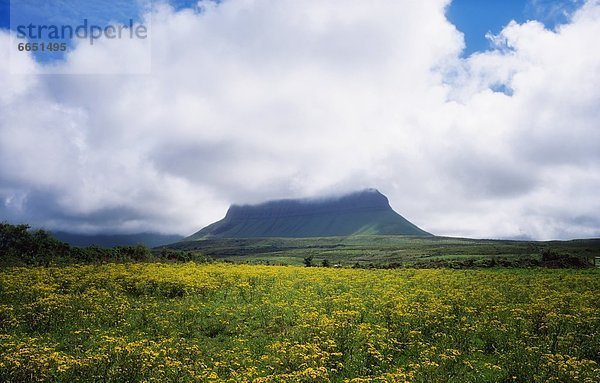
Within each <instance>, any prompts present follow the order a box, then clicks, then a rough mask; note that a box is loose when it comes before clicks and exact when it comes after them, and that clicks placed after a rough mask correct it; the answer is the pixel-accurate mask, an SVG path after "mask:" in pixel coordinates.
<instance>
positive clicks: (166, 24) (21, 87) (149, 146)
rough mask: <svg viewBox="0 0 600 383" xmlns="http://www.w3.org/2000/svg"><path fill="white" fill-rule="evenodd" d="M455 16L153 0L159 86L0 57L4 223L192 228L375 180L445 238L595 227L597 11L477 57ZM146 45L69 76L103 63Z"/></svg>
mask: <svg viewBox="0 0 600 383" xmlns="http://www.w3.org/2000/svg"><path fill="white" fill-rule="evenodd" d="M447 5H448V1H443V0H430V1H423V2H389V1H373V2H364V1H358V0H357V1H343V2H342V1H339V2H337V1H331V2H323V1H317V0H314V1H302V2H298V1H293V0H283V1H278V2H275V3H274V2H271V1H266V0H228V1H225V2H223V3H221V4H218V5H217V4H215V3H211V2H201V6H202V12H198V11H193V10H190V9H184V10H178V11H176V10H174V9H172V8H170V7H168V6H166V5H161V6H159V7H157V8H156V9H155V10H154V13H153V14H152V15H151V17H152V31H151V35H152V50H151V52H152V60H151V62H150V64H151V74H149V75H60V76H51V75H41V74H40V73H41V72H43V71H44V68H43V67H42V66H41V65H40V64H38V63H36V62H34V61H33V60H32V59H31V58H28V57H26V56H23V57H22V58H21V60H22V62H21V63H20V64H19V65H20V68H21V69H23V68H26V72H27V73H29V74H27V75H10V74H9V71H8V67H7V66H8V65H9V64H8V61H7V60H6V59H4V58H1V59H0V65H1V66H3V68H2V71H1V72H0V76H1V77H0V82H1V83H2V84H3V85H4V87H3V88H4V89H5V90H4V91H3V93H2V94H1V95H0V180H1V182H0V185H1V186H0V202H3V204H0V214H1V216H2V217H7V218H8V219H10V220H22V221H29V222H31V223H33V224H36V225H42V226H45V227H48V228H52V229H61V230H79V231H92V232H93V231H121V232H133V231H143V230H155V231H160V232H164V233H183V234H187V233H191V232H193V231H194V230H196V229H198V228H200V227H201V226H203V225H205V224H208V223H210V222H212V221H214V220H216V219H219V218H220V217H221V216H222V215H223V214H224V212H225V210H226V208H227V206H228V205H229V204H230V203H234V202H235V203H248V202H258V201H262V200H265V199H271V198H282V197H306V196H315V195H321V194H330V193H339V192H343V191H349V190H354V189H357V188H363V187H370V186H373V187H377V188H379V189H380V190H381V191H382V192H384V193H385V194H386V195H387V196H388V197H389V199H390V201H391V203H392V206H393V207H394V208H395V209H396V210H397V211H399V212H400V213H401V214H403V215H404V216H406V217H407V218H408V219H410V220H412V221H413V222H415V223H416V224H418V225H420V226H421V227H423V228H424V229H425V230H427V231H430V232H433V233H436V234H440V235H461V236H474V237H531V238H538V239H547V238H573V237H585V236H600V227H599V225H598V221H599V217H598V215H597V213H595V212H597V211H600V201H599V199H598V197H597V192H596V191H597V190H598V189H599V187H600V176H599V174H600V172H599V161H598V160H599V158H598V156H600V150H599V149H600V137H599V135H600V130H599V129H598V128H599V127H598V121H600V118H599V117H600V115H599V114H600V112H599V111H598V109H599V108H598V107H597V106H598V105H600V90H599V89H600V86H599V85H600V78H599V76H600V52H598V50H597V49H594V47H595V44H596V42H595V36H598V35H600V5H599V4H598V2H596V1H588V2H587V3H586V4H585V5H584V6H583V7H582V8H581V9H580V10H579V11H577V12H576V13H575V14H574V15H573V16H572V18H571V20H570V22H569V23H568V24H564V25H562V26H560V27H559V28H557V29H556V30H547V29H545V28H544V27H543V25H542V24H539V23H537V22H535V21H531V22H528V23H525V24H516V23H511V24H509V25H508V26H507V27H506V28H505V29H504V30H503V31H502V32H501V33H500V34H499V35H498V36H495V37H494V41H495V43H496V49H494V50H491V51H489V52H485V53H478V54H475V55H472V56H471V57H469V58H467V59H461V58H460V53H461V50H462V49H463V46H464V43H463V37H462V34H461V33H460V31H458V30H457V29H456V28H455V27H454V26H453V25H452V24H451V23H450V22H449V21H448V20H447V19H446V18H445V13H444V12H445V8H446V7H447ZM142 43H143V42H140V44H142ZM8 46H9V37H8V34H7V33H6V32H4V31H2V32H0V47H2V49H7V47H8ZM138 48H139V49H132V48H131V47H125V48H124V47H122V46H119V45H118V44H117V45H114V44H111V42H109V41H104V42H101V43H99V44H95V45H94V46H93V47H89V46H87V47H84V46H81V47H79V48H78V49H76V50H74V51H73V52H72V53H71V54H70V55H69V56H68V58H67V61H66V62H64V63H62V64H60V65H61V66H62V68H61V69H63V70H64V72H65V73H85V72H90V71H92V72H93V71H94V70H96V69H98V70H99V71H100V72H102V71H101V70H100V69H101V68H102V66H106V65H108V63H109V62H110V60H111V58H113V57H114V58H115V60H117V62H123V63H127V62H129V63H131V64H132V65H133V64H135V63H136V62H139V60H140V57H141V56H140V52H143V49H142V48H143V47H142V46H140V47H138ZM97 66H98V67H97ZM103 73H106V72H103ZM498 90H502V91H503V92H501V91H498Z"/></svg>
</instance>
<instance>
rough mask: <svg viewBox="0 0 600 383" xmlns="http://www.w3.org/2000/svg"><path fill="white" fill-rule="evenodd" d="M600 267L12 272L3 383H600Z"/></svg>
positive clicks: (0, 301) (0, 340) (2, 307)
mask: <svg viewBox="0 0 600 383" xmlns="http://www.w3.org/2000/svg"><path fill="white" fill-rule="evenodd" d="M598 363H600V273H599V272H598V270H579V271H576V270H542V269H535V270H511V269H507V270H494V269H488V270H413V269H410V270H409V269H397V270H354V269H333V268H301V267H275V266H247V265H227V264H209V265H196V264H192V263H189V264H175V265H173V264H171V265H168V264H108V265H86V266H78V265H75V266H65V267H49V268H4V269H2V270H0V381H2V382H256V383H259V382H354V383H359V382H589V383H592V382H599V381H600V366H599V364H598Z"/></svg>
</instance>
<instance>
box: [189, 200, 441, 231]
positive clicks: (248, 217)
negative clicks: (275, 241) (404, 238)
mask: <svg viewBox="0 0 600 383" xmlns="http://www.w3.org/2000/svg"><path fill="white" fill-rule="evenodd" d="M348 235H410V236H430V235H431V234H429V233H427V232H425V231H424V230H421V229H420V228H418V227H417V226H415V225H414V224H412V223H411V222H409V221H408V220H406V219H405V218H404V217H402V216H401V215H400V214H398V213H396V212H395V211H394V210H393V209H392V208H391V206H390V205H389V202H388V199H387V198H386V197H385V196H384V195H383V194H381V193H379V192H378V191H377V190H374V189H368V190H364V191H361V192H357V193H352V194H348V195H345V196H342V197H338V198H331V199H316V200H280V201H271V202H266V203H263V204H259V205H244V206H237V205H233V206H232V207H231V208H230V209H229V210H228V212H227V215H226V216H225V218H223V219H222V220H220V221H218V222H215V223H213V224H211V225H209V226H207V227H205V228H204V229H202V230H200V231H199V232H197V233H195V234H193V235H192V236H190V237H188V238H186V239H185V240H186V241H194V240H200V239H206V238H214V237H217V238H256V237H293V238H305V237H330V236H348Z"/></svg>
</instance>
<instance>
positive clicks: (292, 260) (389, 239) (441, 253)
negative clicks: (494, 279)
mask: <svg viewBox="0 0 600 383" xmlns="http://www.w3.org/2000/svg"><path fill="white" fill-rule="evenodd" d="M172 247H173V248H176V249H181V250H189V251H196V252H201V253H203V254H204V255H207V256H209V257H212V258H214V259H221V260H229V261H232V262H238V263H240V262H241V263H267V262H268V263H270V264H288V265H300V264H302V261H303V259H304V258H305V257H307V256H312V257H313V259H314V263H315V264H320V262H321V261H322V260H323V259H327V260H328V261H329V263H330V264H332V265H334V264H339V265H342V266H353V265H355V264H357V263H358V264H359V265H363V266H367V265H371V264H373V265H374V266H382V267H385V266H389V265H396V266H411V265H423V264H426V263H431V262H433V261H464V260H470V259H472V260H489V259H492V258H497V259H506V260H508V261H515V262H517V261H519V260H527V259H533V260H539V259H540V255H541V254H542V252H544V251H551V252H553V253H556V254H559V255H564V256H574V257H581V258H587V259H592V258H593V257H594V256H600V240H598V239H590V240H576V241H549V242H533V241H497V240H474V239H464V238H445V237H430V238H423V237H407V236H350V237H324V238H248V239H239V238H237V239H236V238H221V239H214V238H213V239H206V240H199V241H187V242H180V243H177V244H174V245H172Z"/></svg>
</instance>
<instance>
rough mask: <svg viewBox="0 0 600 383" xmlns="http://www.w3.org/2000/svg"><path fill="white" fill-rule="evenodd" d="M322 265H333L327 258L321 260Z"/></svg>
mask: <svg viewBox="0 0 600 383" xmlns="http://www.w3.org/2000/svg"><path fill="white" fill-rule="evenodd" d="M321 266H323V267H330V266H331V265H330V264H329V261H328V260H327V259H323V261H322V262H321Z"/></svg>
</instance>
